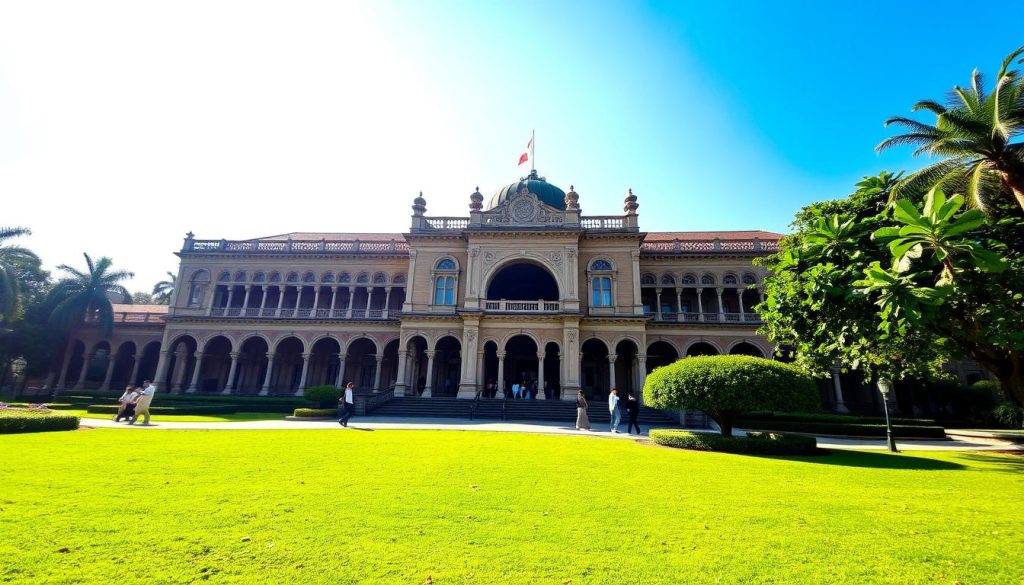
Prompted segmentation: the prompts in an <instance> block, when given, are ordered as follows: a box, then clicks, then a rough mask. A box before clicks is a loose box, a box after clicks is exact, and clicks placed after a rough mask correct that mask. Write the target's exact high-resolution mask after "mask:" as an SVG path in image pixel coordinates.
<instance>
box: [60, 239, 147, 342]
mask: <svg viewBox="0 0 1024 585" xmlns="http://www.w3.org/2000/svg"><path fill="white" fill-rule="evenodd" d="M83 256H85V264H86V265H87V266H88V270H87V271H86V272H81V271H79V270H77V269H75V268H72V267H71V266H68V265H66V264H61V265H60V266H58V267H57V268H58V269H60V270H63V271H64V272H66V273H67V276H66V277H64V278H62V279H61V280H60V281H59V282H57V284H56V285H54V287H53V290H51V291H50V295H49V297H48V301H49V303H50V307H51V309H50V324H51V325H54V326H57V327H60V328H61V330H63V331H67V330H69V329H70V328H71V327H72V326H74V325H75V324H76V323H78V322H80V321H81V320H82V319H84V318H85V317H87V316H90V315H92V314H96V315H97V317H98V322H99V326H100V330H101V331H102V332H103V335H104V336H107V337H109V336H110V334H111V333H112V332H113V330H114V308H113V307H112V306H111V304H110V299H109V298H108V296H107V295H108V294H116V295H120V296H121V297H122V298H123V299H124V302H126V303H130V302H131V299H132V297H131V294H130V293H129V292H128V290H127V289H126V288H125V287H124V286H122V285H121V284H119V283H120V282H121V281H123V280H126V279H129V278H131V277H133V276H134V274H132V273H131V272H127V271H125V270H115V271H110V267H111V265H112V264H113V261H112V260H111V259H110V258H107V257H106V256H104V257H103V258H100V259H99V260H97V261H96V262H95V263H93V261H92V258H90V257H89V255H88V254H83Z"/></svg>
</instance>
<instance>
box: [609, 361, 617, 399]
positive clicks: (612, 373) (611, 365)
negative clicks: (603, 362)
mask: <svg viewBox="0 0 1024 585" xmlns="http://www.w3.org/2000/svg"><path fill="white" fill-rule="evenodd" d="M617 359H619V356H617V355H615V354H614V353H610V354H608V391H609V392H611V391H612V388H615V360H617Z"/></svg>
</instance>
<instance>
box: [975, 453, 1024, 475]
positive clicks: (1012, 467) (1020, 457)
mask: <svg viewBox="0 0 1024 585" xmlns="http://www.w3.org/2000/svg"><path fill="white" fill-rule="evenodd" d="M962 457H963V458H964V459H967V460H968V461H970V462H971V463H977V464H978V465H979V466H981V467H985V468H987V470H988V471H1001V472H1003V473H1024V453H1021V452H1020V451H1004V452H1002V454H1001V455H997V454H994V453H964V454H963V455H962Z"/></svg>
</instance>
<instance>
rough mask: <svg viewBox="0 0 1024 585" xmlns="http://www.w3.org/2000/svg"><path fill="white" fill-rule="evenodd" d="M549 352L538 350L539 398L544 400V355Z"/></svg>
mask: <svg viewBox="0 0 1024 585" xmlns="http://www.w3.org/2000/svg"><path fill="white" fill-rule="evenodd" d="M546 355H547V354H546V353H545V352H543V351H539V352H537V398H538V399H540V400H544V399H545V398H547V397H546V396H544V357H545V356H546Z"/></svg>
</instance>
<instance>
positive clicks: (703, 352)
mask: <svg viewBox="0 0 1024 585" xmlns="http://www.w3.org/2000/svg"><path fill="white" fill-rule="evenodd" d="M719 353H721V352H719V351H718V348H717V347H715V346H713V345H711V344H710V343H708V342H706V341H698V342H697V343H694V344H692V345H690V347H688V348H686V357H698V356H707V355H719Z"/></svg>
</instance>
